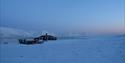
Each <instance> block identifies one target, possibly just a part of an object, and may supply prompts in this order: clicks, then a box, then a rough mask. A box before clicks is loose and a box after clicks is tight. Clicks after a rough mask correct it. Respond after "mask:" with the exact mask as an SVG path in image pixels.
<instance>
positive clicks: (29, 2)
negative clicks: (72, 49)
mask: <svg viewBox="0 0 125 63" xmlns="http://www.w3.org/2000/svg"><path fill="white" fill-rule="evenodd" d="M0 1H1V3H0V6H1V7H0V12H1V13H0V14H1V15H0V23H1V24H0V26H2V27H12V28H18V29H24V30H35V31H43V30H46V31H50V32H92V33H124V32H125V20H124V15H125V13H124V11H125V10H124V9H125V5H124V4H125V1H124V0H0Z"/></svg>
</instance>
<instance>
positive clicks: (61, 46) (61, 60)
mask: <svg viewBox="0 0 125 63" xmlns="http://www.w3.org/2000/svg"><path fill="white" fill-rule="evenodd" d="M11 30H12V29H11ZM1 31H2V30H1ZM3 31H5V30H3ZM13 31H14V30H13ZM2 34H3V35H4V33H2ZM10 34H11V37H12V36H13V34H14V33H13V34H12V33H10ZM10 34H9V33H8V35H6V37H7V36H9V35H10ZM22 35H23V34H22ZM14 36H15V35H14ZM17 39H18V38H16V37H15V39H14V38H1V39H0V63H125V35H109V36H90V37H89V36H88V37H87V38H80V39H78V38H76V39H75V38H73V39H69V38H68V39H58V40H56V41H46V42H44V43H42V44H33V45H25V44H19V42H18V40H17Z"/></svg>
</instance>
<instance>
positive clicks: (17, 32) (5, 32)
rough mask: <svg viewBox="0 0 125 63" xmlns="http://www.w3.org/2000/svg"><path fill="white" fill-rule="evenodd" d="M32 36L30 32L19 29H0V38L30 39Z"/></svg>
mask: <svg viewBox="0 0 125 63" xmlns="http://www.w3.org/2000/svg"><path fill="white" fill-rule="evenodd" d="M32 35H33V33H32V32H27V31H24V30H21V29H16V28H9V27H0V38H21V37H30V36H32Z"/></svg>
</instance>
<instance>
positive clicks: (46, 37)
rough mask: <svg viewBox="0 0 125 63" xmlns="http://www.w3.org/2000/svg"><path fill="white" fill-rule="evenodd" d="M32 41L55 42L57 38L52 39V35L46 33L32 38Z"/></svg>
mask: <svg viewBox="0 0 125 63" xmlns="http://www.w3.org/2000/svg"><path fill="white" fill-rule="evenodd" d="M34 40H57V37H54V36H52V35H48V34H47V33H46V34H45V35H42V36H40V37H37V38H34Z"/></svg>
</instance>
